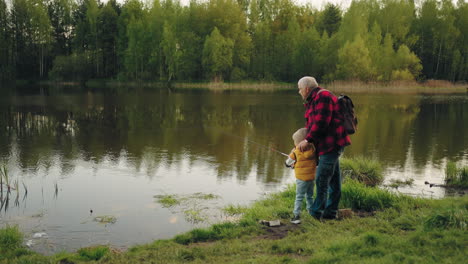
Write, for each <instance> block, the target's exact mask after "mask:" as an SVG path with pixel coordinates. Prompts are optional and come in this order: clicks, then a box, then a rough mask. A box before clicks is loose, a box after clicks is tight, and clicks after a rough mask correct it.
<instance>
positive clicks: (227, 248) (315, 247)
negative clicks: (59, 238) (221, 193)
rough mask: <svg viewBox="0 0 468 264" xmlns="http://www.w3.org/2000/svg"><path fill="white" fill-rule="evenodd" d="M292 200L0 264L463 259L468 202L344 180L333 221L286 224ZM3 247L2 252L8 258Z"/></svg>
mask: <svg viewBox="0 0 468 264" xmlns="http://www.w3.org/2000/svg"><path fill="white" fill-rule="evenodd" d="M294 199H295V188H294V186H293V185H289V186H288V187H287V188H286V189H285V190H283V191H280V192H278V193H273V194H271V195H269V196H268V197H267V198H264V199H261V200H259V201H256V202H254V203H253V204H252V205H250V206H247V207H242V206H234V205H233V206H230V207H229V208H228V209H226V208H225V209H224V210H225V212H227V213H229V214H231V215H233V216H239V217H238V219H239V220H238V221H235V222H222V223H218V224H214V225H212V226H210V227H207V228H197V229H193V230H191V231H189V232H186V233H182V234H179V235H176V236H175V237H173V238H172V239H166V240H155V241H153V242H150V243H147V244H143V245H135V246H133V247H131V248H129V249H128V250H126V251H119V250H116V249H114V248H112V247H111V246H99V245H98V246H91V247H86V248H82V249H80V250H78V251H77V252H62V253H58V254H55V255H53V256H43V255H40V254H37V253H35V252H31V251H28V250H27V249H26V248H24V246H22V242H18V245H17V249H16V250H13V248H14V246H12V247H11V248H12V249H11V250H10V251H9V250H8V247H6V248H7V251H6V254H5V255H4V256H6V258H5V257H3V259H2V255H0V263H5V262H2V260H6V263H90V262H92V263H113V264H114V263H115V264H118V263H122V264H125V263H154V261H156V263H186V262H188V261H190V262H194V263H220V262H226V263H245V262H248V261H250V262H254V263H266V261H268V263H376V262H377V263H394V262H395V261H396V262H401V261H403V262H419V263H421V262H425V261H429V262H431V261H436V262H437V261H438V260H444V261H446V262H451V263H458V262H461V261H463V259H466V253H465V251H464V250H463V249H464V248H466V242H467V241H466V235H467V234H468V231H467V226H466V224H467V223H466V219H467V217H468V212H467V208H466V204H467V203H468V196H463V197H447V198H443V199H438V200H433V199H423V198H415V197H409V196H406V195H400V194H395V193H391V192H389V191H388V190H385V189H379V188H374V187H367V186H364V185H363V184H361V183H359V182H356V181H352V180H349V181H347V182H346V183H345V184H344V185H343V197H342V200H341V206H340V208H342V209H343V210H342V211H341V215H340V218H339V219H338V220H327V221H318V220H316V219H314V218H312V217H310V216H308V214H306V213H305V210H304V211H303V212H304V214H303V217H302V223H301V224H300V225H293V224H291V223H289V216H290V213H291V211H292V207H293V203H294ZM303 209H304V208H303ZM262 220H267V221H269V220H280V221H281V226H279V227H269V226H265V225H263V224H262ZM5 230H6V231H8V232H10V235H11V234H15V233H16V234H17V233H19V231H18V230H17V228H16V230H15V228H11V227H7V228H6V229H0V243H4V242H2V241H6V240H5V239H4V238H2V236H5V233H6V232H5ZM18 236H20V235H18ZM18 239H20V238H18ZM9 241H12V240H9ZM18 241H19V240H18ZM10 243H11V242H10ZM0 246H1V244H0ZM1 248H2V247H0V253H5V252H2V249H1ZM441 248H442V249H443V250H440V249H441ZM19 249H21V250H19ZM437 249H439V250H437ZM17 252H21V254H19V253H17ZM395 252H397V254H396V253H395ZM421 252H426V253H429V252H430V253H429V254H422V253H421ZM15 254H18V255H15ZM28 260H29V262H28Z"/></svg>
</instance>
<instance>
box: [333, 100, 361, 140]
mask: <svg viewBox="0 0 468 264" xmlns="http://www.w3.org/2000/svg"><path fill="white" fill-rule="evenodd" d="M338 104H340V112H341V114H343V126H344V129H345V130H346V133H348V134H350V135H351V134H354V133H356V130H357V124H358V120H357V116H356V114H355V113H354V104H353V100H351V98H349V96H347V95H344V94H340V96H339V97H338Z"/></svg>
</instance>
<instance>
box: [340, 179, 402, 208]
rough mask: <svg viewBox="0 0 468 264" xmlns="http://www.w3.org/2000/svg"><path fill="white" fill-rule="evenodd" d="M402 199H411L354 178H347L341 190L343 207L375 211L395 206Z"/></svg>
mask: <svg viewBox="0 0 468 264" xmlns="http://www.w3.org/2000/svg"><path fill="white" fill-rule="evenodd" d="M404 199H411V198H410V197H405V196H402V195H398V194H395V193H391V192H389V191H387V190H382V189H378V188H371V187H368V186H365V185H364V184H363V183H360V182H358V181H356V180H348V181H347V182H346V184H343V187H342V190H341V203H342V206H343V207H348V208H352V209H353V210H364V211H368V212H371V211H375V210H381V209H385V208H390V207H394V206H396V205H397V204H398V203H399V202H400V201H402V200H404Z"/></svg>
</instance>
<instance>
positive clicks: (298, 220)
mask: <svg viewBox="0 0 468 264" xmlns="http://www.w3.org/2000/svg"><path fill="white" fill-rule="evenodd" d="M291 223H293V224H295V225H297V224H300V223H301V217H300V216H298V215H296V216H294V217H293V218H291Z"/></svg>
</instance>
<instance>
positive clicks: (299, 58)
mask: <svg viewBox="0 0 468 264" xmlns="http://www.w3.org/2000/svg"><path fill="white" fill-rule="evenodd" d="M325 34H326V31H325ZM320 46H321V38H320V35H319V33H318V32H317V30H315V28H313V27H312V28H310V29H309V30H306V31H304V32H302V33H301V36H300V38H299V40H298V44H297V48H296V49H295V51H294V62H293V69H295V73H296V78H297V76H304V75H314V76H320V77H321V76H322V74H323V72H322V65H321V64H320V54H319V52H320Z"/></svg>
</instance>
